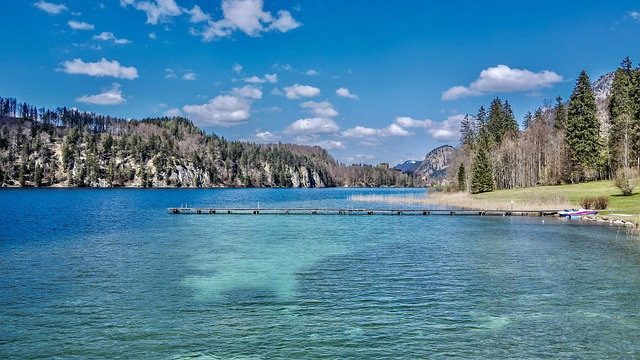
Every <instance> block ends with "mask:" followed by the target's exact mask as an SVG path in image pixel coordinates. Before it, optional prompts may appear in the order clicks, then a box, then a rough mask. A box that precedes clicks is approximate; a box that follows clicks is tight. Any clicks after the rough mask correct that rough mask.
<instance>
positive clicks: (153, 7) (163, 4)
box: [120, 0, 193, 25]
mask: <svg viewBox="0 0 640 360" xmlns="http://www.w3.org/2000/svg"><path fill="white" fill-rule="evenodd" d="M120 5H121V6H125V7H126V6H127V5H132V6H133V7H134V8H136V9H137V10H141V11H144V12H145V13H146V14H147V24H151V25H156V24H158V22H167V21H169V19H171V17H174V16H179V15H182V9H181V8H180V7H179V6H178V4H176V2H175V0H155V1H135V0H120ZM192 16H193V15H192Z"/></svg>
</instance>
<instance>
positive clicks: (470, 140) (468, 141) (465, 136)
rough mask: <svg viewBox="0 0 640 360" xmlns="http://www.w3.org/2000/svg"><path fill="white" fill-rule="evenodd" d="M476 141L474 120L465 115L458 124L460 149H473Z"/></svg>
mask: <svg viewBox="0 0 640 360" xmlns="http://www.w3.org/2000/svg"><path fill="white" fill-rule="evenodd" d="M475 139H476V127H475V120H474V119H473V118H472V117H470V116H469V115H466V116H465V117H464V118H463V119H462V123H461V124H460V147H462V148H465V149H473V145H474V142H475Z"/></svg>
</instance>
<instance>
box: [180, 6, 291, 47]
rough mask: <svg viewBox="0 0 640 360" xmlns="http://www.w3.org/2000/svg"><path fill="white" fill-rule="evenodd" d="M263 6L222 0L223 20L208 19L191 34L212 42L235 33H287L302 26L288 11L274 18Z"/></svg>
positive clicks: (250, 34)
mask: <svg viewBox="0 0 640 360" xmlns="http://www.w3.org/2000/svg"><path fill="white" fill-rule="evenodd" d="M263 6H264V4H263V1H262V0H223V1H222V6H221V7H222V15H223V18H222V19H220V20H218V21H214V20H212V19H211V18H210V17H209V19H207V25H206V26H205V27H204V28H203V29H202V30H200V31H197V30H194V31H193V32H192V33H193V34H196V35H200V36H201V37H202V40H203V41H212V40H215V39H217V38H220V37H228V36H231V35H232V34H233V33H234V32H235V31H242V32H244V33H245V34H247V35H249V36H258V35H260V34H261V33H262V32H265V31H272V30H276V31H280V32H287V31H290V30H293V29H295V28H297V27H299V26H301V25H302V24H301V23H300V22H298V21H297V20H295V19H294V18H293V16H291V13H290V12H289V11H286V10H280V11H278V16H277V17H274V16H273V15H271V13H270V12H265V11H264V9H263ZM205 15H206V14H203V15H201V16H199V17H198V19H204V17H205ZM206 16H208V15H206ZM192 18H193V14H192Z"/></svg>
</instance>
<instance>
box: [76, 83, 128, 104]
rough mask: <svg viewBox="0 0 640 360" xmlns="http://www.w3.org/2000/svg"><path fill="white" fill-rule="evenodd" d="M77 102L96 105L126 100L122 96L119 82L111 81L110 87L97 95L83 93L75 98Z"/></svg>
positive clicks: (120, 102)
mask: <svg viewBox="0 0 640 360" xmlns="http://www.w3.org/2000/svg"><path fill="white" fill-rule="evenodd" d="M76 101H77V102H81V103H87V104H97V105H120V104H124V103H126V102H127V100H126V99H125V98H123V97H122V91H121V90H120V84H118V83H113V84H112V86H111V89H108V90H105V91H103V92H102V93H101V94H97V95H84V96H81V97H79V98H77V99H76Z"/></svg>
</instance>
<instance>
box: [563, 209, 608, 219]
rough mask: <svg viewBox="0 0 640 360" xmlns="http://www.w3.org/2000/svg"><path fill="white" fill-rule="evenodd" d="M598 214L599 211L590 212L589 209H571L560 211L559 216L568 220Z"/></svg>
mask: <svg viewBox="0 0 640 360" xmlns="http://www.w3.org/2000/svg"><path fill="white" fill-rule="evenodd" d="M597 213H598V211H597V210H588V209H571V210H564V211H558V215H560V216H562V217H566V218H577V217H580V216H584V215H596V214H597Z"/></svg>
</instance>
